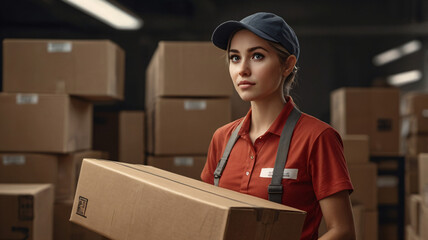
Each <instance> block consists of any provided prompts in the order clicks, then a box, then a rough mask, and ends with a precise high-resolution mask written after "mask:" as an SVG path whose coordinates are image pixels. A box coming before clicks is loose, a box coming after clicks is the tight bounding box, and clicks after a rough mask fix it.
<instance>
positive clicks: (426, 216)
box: [419, 204, 428, 240]
mask: <svg viewBox="0 0 428 240" xmlns="http://www.w3.org/2000/svg"><path fill="white" fill-rule="evenodd" d="M421 209H422V211H421V216H420V222H419V224H420V225H419V233H420V237H421V239H422V240H425V239H428V227H427V226H428V205H426V204H421Z"/></svg>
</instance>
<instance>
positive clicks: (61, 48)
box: [47, 42, 72, 53]
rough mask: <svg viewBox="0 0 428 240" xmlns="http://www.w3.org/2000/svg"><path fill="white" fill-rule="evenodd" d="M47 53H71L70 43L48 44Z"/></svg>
mask: <svg viewBox="0 0 428 240" xmlns="http://www.w3.org/2000/svg"><path fill="white" fill-rule="evenodd" d="M47 47H48V48H47V50H48V52H49V53H55V52H71V49H72V45H71V42H49V43H48V45H47Z"/></svg>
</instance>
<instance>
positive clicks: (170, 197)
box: [70, 159, 306, 240]
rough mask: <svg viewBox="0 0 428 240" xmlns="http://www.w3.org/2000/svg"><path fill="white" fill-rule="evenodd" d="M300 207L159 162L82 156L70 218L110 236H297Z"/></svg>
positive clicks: (189, 239)
mask: <svg viewBox="0 0 428 240" xmlns="http://www.w3.org/2000/svg"><path fill="white" fill-rule="evenodd" d="M305 215H306V214H305V212H303V211H300V210H297V209H294V208H291V207H287V206H284V205H282V204H277V203H273V202H270V201H267V200H264V199H261V198H257V197H253V196H250V195H245V194H241V193H238V192H235V191H231V190H227V189H223V188H219V187H216V186H213V185H210V184H207V183H204V182H201V181H197V180H194V179H191V178H187V177H183V176H180V175H177V174H174V173H171V172H167V171H164V170H161V169H158V168H154V167H150V166H144V165H138V164H127V163H120V162H113V161H101V160H94V159H85V160H84V162H83V165H82V170H81V174H80V178H79V183H78V187H77V192H76V197H75V199H74V204H73V209H72V212H71V218H70V220H71V221H72V222H74V223H77V224H80V225H82V226H84V227H86V228H89V229H91V230H93V231H95V232H98V233H100V234H102V235H104V236H106V237H109V238H113V239H138V238H140V237H141V236H144V237H145V238H147V239H177V240H180V239H183V240H193V239H194V240H200V239H207V240H210V239H219V240H220V239H233V240H239V239H245V240H248V239H281V238H284V236H286V237H287V239H289V240H293V239H296V240H297V239H300V235H301V231H302V226H303V223H304V219H305Z"/></svg>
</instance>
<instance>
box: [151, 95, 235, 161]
mask: <svg viewBox="0 0 428 240" xmlns="http://www.w3.org/2000/svg"><path fill="white" fill-rule="evenodd" d="M147 114H148V119H147V132H148V146H147V147H148V149H147V151H148V152H149V153H151V154H152V155H156V156H161V155H164V156H171V155H205V154H206V153H207V151H208V147H209V144H210V141H211V138H212V136H213V134H214V132H215V130H217V128H219V127H221V126H223V125H224V124H226V123H229V122H230V121H231V113H230V99H229V98H207V99H194V98H192V99H185V98H158V99H157V101H156V107H155V109H154V111H153V112H148V113H147Z"/></svg>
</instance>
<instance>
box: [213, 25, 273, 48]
mask: <svg viewBox="0 0 428 240" xmlns="http://www.w3.org/2000/svg"><path fill="white" fill-rule="evenodd" d="M240 29H248V30H249V31H251V32H253V33H254V34H256V35H257V36H259V37H261V38H263V39H266V40H269V41H273V42H278V41H276V40H275V39H273V38H271V37H270V36H269V35H267V34H266V33H264V32H262V31H260V30H258V29H256V28H254V27H252V26H250V25H247V24H245V23H242V22H238V21H227V22H224V23H222V24H220V25H219V26H218V27H217V28H216V29H215V30H214V32H213V34H212V36H211V41H212V42H213V43H214V45H215V46H217V47H219V48H221V49H223V50H227V47H228V46H227V45H228V43H229V38H230V36H231V35H232V34H233V33H235V32H236V31H238V30H240Z"/></svg>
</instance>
